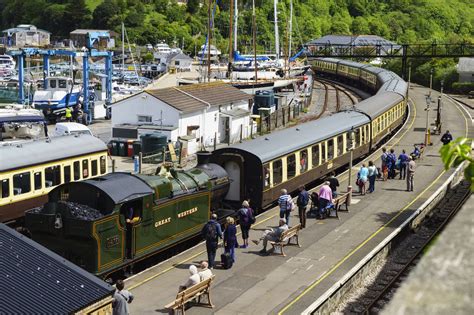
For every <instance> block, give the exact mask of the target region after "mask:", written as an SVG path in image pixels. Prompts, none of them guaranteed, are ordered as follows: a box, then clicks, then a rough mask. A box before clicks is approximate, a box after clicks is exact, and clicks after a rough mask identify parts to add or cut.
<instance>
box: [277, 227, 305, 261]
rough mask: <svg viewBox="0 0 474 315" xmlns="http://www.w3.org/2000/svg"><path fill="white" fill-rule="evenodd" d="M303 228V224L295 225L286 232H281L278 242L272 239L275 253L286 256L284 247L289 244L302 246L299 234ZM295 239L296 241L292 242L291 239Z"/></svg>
mask: <svg viewBox="0 0 474 315" xmlns="http://www.w3.org/2000/svg"><path fill="white" fill-rule="evenodd" d="M300 230H301V224H298V225H295V226H293V227H291V228H289V229H288V230H286V231H285V232H283V233H281V235H280V238H279V239H278V241H276V242H272V241H270V244H271V245H272V247H273V253H278V254H280V255H282V256H286V254H285V252H284V251H283V248H284V247H285V246H287V245H297V246H298V247H301V245H300V243H299V238H298V234H299V232H300ZM293 239H295V241H296V242H295V243H292V242H291V240H293Z"/></svg>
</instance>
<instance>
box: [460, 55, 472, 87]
mask: <svg viewBox="0 0 474 315" xmlns="http://www.w3.org/2000/svg"><path fill="white" fill-rule="evenodd" d="M458 74H459V82H461V83H474V58H459V63H458Z"/></svg>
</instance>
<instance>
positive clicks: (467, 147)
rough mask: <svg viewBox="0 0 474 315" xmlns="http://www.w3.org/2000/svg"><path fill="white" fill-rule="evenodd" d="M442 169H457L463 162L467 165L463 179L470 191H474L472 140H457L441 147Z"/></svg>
mask: <svg viewBox="0 0 474 315" xmlns="http://www.w3.org/2000/svg"><path fill="white" fill-rule="evenodd" d="M439 152H440V153H441V159H442V160H443V164H444V168H445V169H446V170H448V169H449V168H451V167H457V166H459V165H460V164H461V163H463V162H464V161H467V163H468V165H467V167H466V168H465V170H464V178H465V179H466V180H467V181H469V183H470V184H471V191H474V159H473V157H472V139H471V138H457V139H456V140H454V141H451V142H450V143H448V144H446V145H443V146H442V147H441V149H440V150H439Z"/></svg>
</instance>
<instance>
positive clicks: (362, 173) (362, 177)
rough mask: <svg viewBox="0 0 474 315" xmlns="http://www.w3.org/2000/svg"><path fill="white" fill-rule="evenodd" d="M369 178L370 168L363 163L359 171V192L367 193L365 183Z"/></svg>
mask: <svg viewBox="0 0 474 315" xmlns="http://www.w3.org/2000/svg"><path fill="white" fill-rule="evenodd" d="M368 179H369V169H368V168H367V167H366V166H365V164H364V163H362V166H361V167H360V170H359V172H358V173H357V186H359V194H361V195H365V184H366V183H367V181H368Z"/></svg>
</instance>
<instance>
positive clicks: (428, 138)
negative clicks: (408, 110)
mask: <svg viewBox="0 0 474 315" xmlns="http://www.w3.org/2000/svg"><path fill="white" fill-rule="evenodd" d="M430 92H431V91H430ZM430 103H431V96H427V97H426V108H425V111H426V131H425V147H426V146H427V145H428V144H429V143H430V129H429V113H430Z"/></svg>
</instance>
